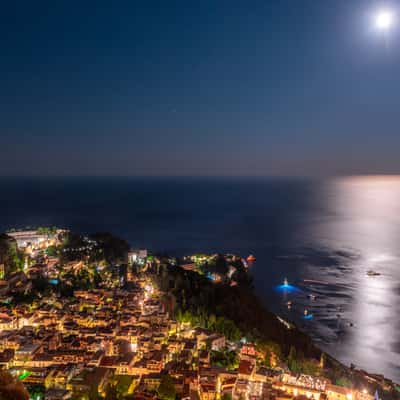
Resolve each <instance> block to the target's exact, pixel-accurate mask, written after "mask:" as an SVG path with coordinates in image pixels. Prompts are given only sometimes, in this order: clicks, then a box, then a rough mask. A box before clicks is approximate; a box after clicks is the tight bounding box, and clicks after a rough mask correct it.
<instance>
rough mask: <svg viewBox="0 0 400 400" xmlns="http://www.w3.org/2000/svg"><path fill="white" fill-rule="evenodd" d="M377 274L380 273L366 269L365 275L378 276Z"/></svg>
mask: <svg viewBox="0 0 400 400" xmlns="http://www.w3.org/2000/svg"><path fill="white" fill-rule="evenodd" d="M379 275H380V273H379V272H376V271H373V270H369V271H367V276H379Z"/></svg>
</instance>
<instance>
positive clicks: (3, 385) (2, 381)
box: [0, 371, 29, 400]
mask: <svg viewBox="0 0 400 400" xmlns="http://www.w3.org/2000/svg"><path fill="white" fill-rule="evenodd" d="M0 400H29V393H28V391H27V390H26V389H25V386H24V385H23V384H22V383H21V382H19V381H18V380H16V379H15V378H14V377H13V376H12V375H10V374H9V373H8V372H5V371H0Z"/></svg>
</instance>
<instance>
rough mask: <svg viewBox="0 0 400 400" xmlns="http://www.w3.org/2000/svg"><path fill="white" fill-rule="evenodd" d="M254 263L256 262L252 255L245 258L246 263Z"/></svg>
mask: <svg viewBox="0 0 400 400" xmlns="http://www.w3.org/2000/svg"><path fill="white" fill-rule="evenodd" d="M254 261H256V258H255V257H254V256H253V254H250V255H249V256H248V257H247V262H254Z"/></svg>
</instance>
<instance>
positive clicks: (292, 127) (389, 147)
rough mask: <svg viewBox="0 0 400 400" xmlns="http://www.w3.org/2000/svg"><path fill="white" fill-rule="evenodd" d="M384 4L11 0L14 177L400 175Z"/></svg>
mask: <svg viewBox="0 0 400 400" xmlns="http://www.w3.org/2000/svg"><path fill="white" fill-rule="evenodd" d="M382 4H383V5H385V6H390V7H392V8H393V9H394V10H397V11H398V10H399V9H400V3H399V1H395V0H392V1H384V2H382V1H379V0H368V1H365V0H335V1H334V2H324V1H320V2H316V1H312V0H302V1H299V2H293V1H290V0H281V1H265V0H264V1H261V0H260V1H258V0H256V1H254V2H252V3H251V7H250V6H249V4H248V3H245V2H240V1H229V2H228V1H218V2H215V1H208V0H206V1H203V2H200V3H199V2H193V1H186V2H184V1H172V2H168V3H166V2H153V3H152V4H148V3H147V4H145V2H125V1H123V2H119V3H118V4H112V5H111V4H109V3H107V2H104V1H97V2H85V3H84V4H82V3H78V2H66V1H60V2H50V1H45V2H42V3H40V4H38V3H32V2H28V1H22V2H19V3H18V4H12V3H8V4H6V5H4V6H3V8H2V12H1V16H0V22H1V24H0V34H1V35H0V43H1V48H2V62H1V63H0V85H1V88H2V89H1V91H0V102H1V103H0V104H1V108H0V175H1V176H49V175H51V176H104V175H105V176H114V175H117V176H119V175H122V176H331V175H348V174H350V175H358V174H362V175H365V174H367V175H368V174H373V175H376V174H397V173H400V159H399V157H398V148H399V145H400V136H399V134H398V133H399V126H400V125H399V122H400V117H399V115H400V114H399V112H398V106H399V104H400V80H399V79H398V70H399V65H400V34H399V33H400V27H399V26H395V27H394V29H393V31H392V32H390V35H388V37H385V38H383V37H382V35H381V34H378V33H377V32H375V31H374V30H373V29H371V13H373V12H374V10H376V9H378V8H379V7H381V6H382ZM399 15H400V13H399Z"/></svg>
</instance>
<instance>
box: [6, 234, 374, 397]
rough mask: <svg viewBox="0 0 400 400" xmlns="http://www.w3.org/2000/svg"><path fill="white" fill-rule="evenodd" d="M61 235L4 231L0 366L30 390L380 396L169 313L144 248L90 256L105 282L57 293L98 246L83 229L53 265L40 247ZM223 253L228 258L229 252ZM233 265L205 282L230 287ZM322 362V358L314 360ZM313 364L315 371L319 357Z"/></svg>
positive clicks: (194, 263) (190, 265)
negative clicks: (112, 259) (8, 248)
mask: <svg viewBox="0 0 400 400" xmlns="http://www.w3.org/2000/svg"><path fill="white" fill-rule="evenodd" d="M65 233H66V231H64V230H56V229H55V230H52V231H44V232H38V231H29V232H28V231H27V232H11V233H9V237H11V238H13V240H15V243H16V245H17V250H18V252H21V253H20V254H21V255H22V259H21V260H22V262H21V269H20V270H17V271H13V272H11V273H10V272H8V267H7V265H4V264H1V273H2V276H1V277H2V280H0V302H1V303H0V368H1V369H2V370H4V371H7V373H9V374H11V376H12V377H14V379H16V380H18V381H19V382H21V383H22V384H23V385H24V386H25V387H26V388H27V389H28V390H29V393H30V398H32V399H35V400H39V399H45V400H66V399H72V400H74V399H75V400H78V399H79V400H91V399H138V400H152V399H162V400H173V399H191V400H219V399H224V400H229V399H233V400H261V399H268V400H269V399H271V400H273V399H276V400H290V399H301V398H304V399H314V400H320V399H326V400H373V399H374V396H375V398H377V397H379V394H378V393H377V392H376V391H375V392H374V391H373V390H371V387H368V388H364V389H360V388H355V387H351V385H338V384H337V382H332V381H331V380H330V379H328V378H327V377H324V375H323V373H322V372H321V373H318V374H315V375H307V374H304V373H299V372H294V371H291V370H290V368H289V365H288V363H287V362H285V361H284V360H283V359H281V358H280V357H279V355H277V354H275V353H274V352H273V351H271V352H269V353H268V355H266V353H265V351H263V350H262V349H260V347H259V346H258V344H257V343H253V342H252V341H249V340H246V338H245V337H241V336H238V337H237V338H236V337H235V336H234V335H233V336H231V337H229V335H224V334H222V333H220V332H218V330H216V329H212V328H204V327H202V326H200V325H198V324H195V323H193V321H188V320H185V319H184V318H179V317H176V313H175V312H174V308H175V307H176V305H175V304H174V299H173V298H171V296H168V294H167V293H166V292H165V291H163V290H162V288H161V287H160V285H158V284H157V280H155V279H153V277H152V273H150V271H151V270H157V268H158V267H159V265H158V264H159V263H157V261H158V260H157V259H156V258H154V257H152V256H150V255H149V254H148V252H147V251H146V250H135V251H133V250H130V251H129V252H128V255H127V263H128V264H127V266H126V268H120V267H119V268H117V267H116V266H105V265H104V262H103V265H101V264H100V263H99V265H97V269H98V270H99V271H98V273H103V272H104V270H105V269H107V268H108V267H110V271H111V272H110V271H108V272H107V274H105V275H104V276H103V277H105V279H104V281H101V282H99V283H98V284H97V285H96V286H95V287H88V286H90V285H86V286H87V287H79V288H78V287H77V285H74V286H73V291H71V292H69V294H68V295H63V294H62V293H61V292H60V291H59V290H57V288H58V287H59V286H60V285H61V284H62V281H63V280H68V279H69V280H71V278H70V275H68V274H71V272H72V273H73V274H75V275H77V276H79V277H82V276H83V275H82V271H84V270H85V268H87V263H85V258H82V254H86V252H87V251H93V250H94V249H96V248H98V243H97V242H96V241H95V240H93V239H91V238H88V237H84V238H83V244H82V243H80V245H79V247H77V248H72V247H64V248H62V251H64V253H65V252H68V251H69V252H71V251H72V252H73V251H76V252H77V253H79V257H77V258H76V257H73V258H76V259H75V260H73V261H65V260H64V261H63V262H62V263H61V261H60V251H61V250H60V249H61V247H59V248H58V252H57V253H54V252H53V250H52V251H47V250H48V249H53V248H54V247H57V246H61V243H62V240H63V239H62V237H63V235H65ZM47 253H48V254H50V253H51V254H52V255H48V254H47ZM85 257H88V256H85ZM202 257H205V256H202ZM227 257H228V258H227V259H228V261H232V256H227ZM198 258H199V256H197V257H196V256H191V257H189V258H188V259H186V260H185V261H184V262H183V263H182V264H181V265H180V266H179V268H182V270H185V271H186V270H191V271H192V270H195V271H197V272H198V270H199V268H198V265H199V260H198ZM87 259H88V258H87ZM68 260H69V259H68ZM200 261H201V262H204V261H205V260H204V259H202V258H201V259H200ZM208 261H210V258H209V259H208ZM154 265H155V266H156V267H155V268H153V266H154ZM66 271H67V272H66ZM121 271H122V272H121ZM233 273H234V271H233V270H232V269H231V268H228V274H227V276H226V277H225V276H224V275H223V274H222V273H221V272H214V273H213V274H211V275H210V280H211V281H212V282H214V283H213V284H216V285H217V284H220V282H221V281H224V280H226V279H230V280H229V281H226V282H225V283H228V286H232V285H237V284H238V283H237V281H235V280H233V278H232V277H233ZM82 279H83V278H82ZM93 279H95V277H94V278H93ZM88 282H89V281H88ZM104 282H106V283H105V284H104ZM38 288H39V289H38ZM232 337H235V339H232ZM266 358H268V359H266ZM323 362H324V361H323V358H322V357H321V360H319V363H320V364H321V363H322V364H323ZM320 367H321V371H322V370H323V365H320ZM371 379H372V378H371ZM371 383H372V384H373V383H374V382H373V381H372V382H371ZM380 387H381V386H380Z"/></svg>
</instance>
